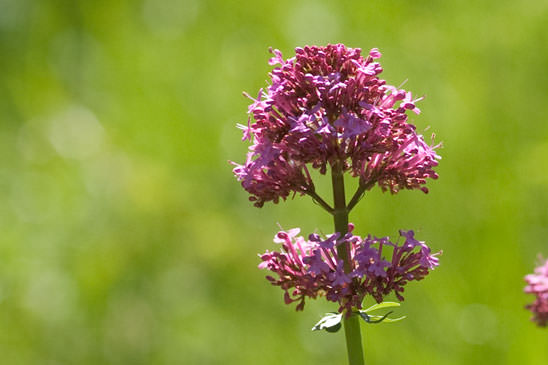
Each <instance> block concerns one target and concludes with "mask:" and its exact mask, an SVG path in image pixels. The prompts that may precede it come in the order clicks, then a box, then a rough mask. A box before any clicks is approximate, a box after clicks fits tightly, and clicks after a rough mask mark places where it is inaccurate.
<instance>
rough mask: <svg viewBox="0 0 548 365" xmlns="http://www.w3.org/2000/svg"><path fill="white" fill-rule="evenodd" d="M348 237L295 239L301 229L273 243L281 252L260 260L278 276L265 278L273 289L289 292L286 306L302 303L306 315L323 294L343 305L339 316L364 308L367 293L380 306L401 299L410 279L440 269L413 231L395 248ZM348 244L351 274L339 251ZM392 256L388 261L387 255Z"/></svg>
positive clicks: (405, 233)
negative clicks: (387, 299)
mask: <svg viewBox="0 0 548 365" xmlns="http://www.w3.org/2000/svg"><path fill="white" fill-rule="evenodd" d="M353 228H354V227H353V225H352V224H350V225H349V233H348V234H346V235H345V236H344V237H343V238H342V239H339V238H340V235H339V234H338V233H335V234H333V235H331V236H329V237H328V238H327V239H321V238H320V237H319V236H318V235H316V234H311V235H310V236H309V238H308V240H305V239H304V238H303V237H301V236H297V234H298V233H299V231H300V230H299V229H298V228H296V229H292V230H289V231H287V232H285V231H282V232H279V233H278V234H277V235H276V236H275V238H274V242H277V243H281V245H282V250H281V251H280V252H268V251H267V252H266V253H264V254H263V255H261V260H262V262H261V264H259V268H266V269H269V270H270V271H272V272H273V273H275V274H277V276H278V277H277V278H274V277H272V276H267V279H268V280H269V281H270V282H271V283H272V284H273V285H277V286H280V287H281V288H282V289H283V290H284V291H285V296H284V298H285V302H286V303H287V304H289V303H291V302H294V301H298V302H299V304H298V305H297V310H302V309H303V308H304V304H305V298H306V297H309V298H316V297H318V296H321V295H325V296H326V298H327V299H328V300H330V301H332V302H338V303H339V305H340V306H339V312H342V311H343V310H344V309H348V310H351V309H352V308H354V307H355V308H361V305H362V301H363V299H364V297H365V296H366V295H367V294H369V295H371V296H372V297H373V298H375V300H376V301H377V302H379V303H380V302H382V301H383V297H384V296H386V295H388V294H390V293H391V292H394V293H395V294H396V296H397V297H398V299H399V300H403V296H402V293H403V290H404V288H403V287H404V285H405V284H407V282H409V281H411V280H421V279H423V278H424V277H425V276H426V275H427V274H428V272H429V270H431V269H433V268H434V267H436V266H438V258H437V257H436V256H437V254H431V251H430V248H429V247H428V246H427V245H425V244H424V242H421V241H417V240H416V239H415V237H414V233H413V231H400V235H401V236H402V237H404V242H403V243H402V244H401V245H399V244H398V243H397V242H396V243H392V242H390V241H389V239H388V237H383V238H377V237H371V236H368V237H365V238H361V237H359V236H354V235H352V230H353ZM343 242H348V243H349V248H350V250H349V256H350V257H349V259H350V260H349V262H350V270H347V272H345V270H344V263H343V259H342V258H341V257H339V255H338V253H337V250H336V247H337V246H338V245H340V244H344V243H343ZM387 253H391V254H392V258H391V259H390V260H387V259H386V258H385V255H387Z"/></svg>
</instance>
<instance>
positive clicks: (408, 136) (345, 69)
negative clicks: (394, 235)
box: [234, 44, 440, 207]
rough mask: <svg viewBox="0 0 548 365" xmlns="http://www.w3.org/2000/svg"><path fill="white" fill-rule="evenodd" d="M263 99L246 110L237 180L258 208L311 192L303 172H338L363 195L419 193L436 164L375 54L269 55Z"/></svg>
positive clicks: (315, 51)
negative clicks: (245, 144)
mask: <svg viewBox="0 0 548 365" xmlns="http://www.w3.org/2000/svg"><path fill="white" fill-rule="evenodd" d="M271 52H273V54H274V57H273V58H272V59H271V60H270V64H271V65H278V66H277V67H275V68H274V69H273V70H272V72H271V74H270V77H271V84H270V86H268V88H267V91H266V92H263V90H261V91H259V95H258V96H257V99H253V98H251V97H250V98H251V99H252V100H253V103H252V104H251V105H250V106H249V115H250V117H249V120H248V125H247V126H241V128H242V129H243V131H244V138H243V139H244V140H245V139H248V140H250V141H252V145H251V147H250V151H249V153H248V155H247V159H246V161H245V163H244V164H242V165H240V164H236V163H234V164H235V165H236V167H235V168H234V174H235V175H236V177H237V178H238V180H240V181H241V184H242V186H243V187H244V189H245V190H247V191H248V192H249V194H250V200H251V201H254V202H255V205H256V206H258V207H260V206H262V205H263V204H264V202H267V201H273V202H274V203H277V202H278V201H279V199H280V198H281V199H286V198H287V197H288V196H289V194H291V193H294V194H295V193H301V194H305V193H307V192H309V191H310V190H311V189H313V183H312V181H311V179H310V175H309V172H308V167H307V166H309V167H312V168H314V169H318V170H319V172H320V173H322V174H325V173H326V171H327V165H328V164H333V163H335V162H339V161H340V162H341V163H342V164H343V170H344V171H350V172H351V174H352V175H353V176H357V177H359V178H360V183H361V184H362V185H364V186H367V187H368V188H371V187H373V186H374V185H375V184H378V185H379V186H380V187H381V188H382V189H383V190H384V191H387V190H388V191H390V192H392V193H397V192H398V191H399V190H401V189H421V190H422V191H424V192H427V191H428V190H427V188H426V187H424V184H425V183H426V179H427V178H434V179H435V178H437V177H438V175H437V174H436V173H435V172H434V170H433V168H434V167H435V166H437V164H438V161H437V160H438V159H439V158H440V157H439V156H438V155H437V154H436V153H435V151H434V149H435V148H436V147H437V146H430V145H428V144H427V143H426V142H425V141H424V139H423V137H422V136H421V135H418V134H417V133H416V130H415V126H414V125H413V124H411V123H409V122H408V121H407V114H406V111H408V110H411V111H413V112H415V113H417V114H418V113H420V110H419V109H418V108H417V107H416V105H415V103H416V102H417V101H419V100H421V99H422V98H418V99H413V97H412V95H411V93H410V92H408V91H405V90H403V89H399V88H396V87H394V86H391V85H387V84H386V81H384V80H382V79H380V78H379V77H378V75H379V74H380V73H381V72H382V67H381V65H380V64H379V63H378V62H375V59H378V58H379V57H380V56H381V54H380V52H379V51H378V50H377V49H376V48H374V49H372V50H371V51H370V52H369V55H368V56H365V57H364V56H362V55H361V50H360V49H359V48H347V47H345V46H344V45H342V44H336V45H327V46H326V47H316V46H311V47H309V46H307V47H304V48H296V49H295V53H296V56H295V57H292V58H290V59H287V60H284V59H283V57H282V54H281V52H280V51H278V50H273V51H272V50H271Z"/></svg>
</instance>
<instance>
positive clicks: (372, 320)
mask: <svg viewBox="0 0 548 365" xmlns="http://www.w3.org/2000/svg"><path fill="white" fill-rule="evenodd" d="M390 313H392V312H388V313H386V314H385V315H384V316H372V315H369V323H380V322H386V323H392V322H398V321H401V320H402V319H405V318H406V317H407V316H402V317H398V318H388V317H387V316H388V315H389V314H390Z"/></svg>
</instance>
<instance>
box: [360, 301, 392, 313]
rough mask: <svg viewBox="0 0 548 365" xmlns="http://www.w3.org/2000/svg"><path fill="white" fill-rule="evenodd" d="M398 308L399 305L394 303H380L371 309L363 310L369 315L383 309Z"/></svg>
mask: <svg viewBox="0 0 548 365" xmlns="http://www.w3.org/2000/svg"><path fill="white" fill-rule="evenodd" d="M399 306H400V303H396V302H382V303H378V304H374V305H372V306H371V307H369V308H367V309H366V310H364V312H366V313H369V312H372V311H376V310H379V309H383V308H392V307H399Z"/></svg>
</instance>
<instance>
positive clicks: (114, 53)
mask: <svg viewBox="0 0 548 365" xmlns="http://www.w3.org/2000/svg"><path fill="white" fill-rule="evenodd" d="M328 42H331V43H335V42H343V43H345V44H346V45H348V46H351V47H360V48H362V49H365V50H369V49H370V48H372V47H378V48H380V50H381V52H383V58H381V63H382V65H383V66H384V69H385V72H384V73H383V77H384V78H385V79H386V80H387V81H388V82H389V83H391V84H394V85H399V84H400V83H401V82H402V81H404V80H406V79H409V81H408V82H407V84H406V86H405V87H406V88H407V89H409V90H411V91H413V92H414V94H417V95H423V94H424V95H426V99H425V100H424V101H422V102H421V103H420V105H419V106H420V108H421V109H422V111H423V114H421V115H420V116H413V117H411V118H412V120H413V121H414V123H415V124H416V125H417V126H418V128H419V130H424V128H426V127H428V126H431V131H435V132H436V134H437V138H436V140H437V141H442V142H443V143H444V148H443V149H442V150H441V151H440V154H441V155H442V157H443V160H442V161H441V164H440V166H439V168H438V172H439V174H440V179H439V180H437V181H432V182H430V184H429V187H430V194H428V195H424V194H422V193H421V192H418V191H404V192H401V193H400V194H399V195H397V196H391V195H389V194H382V193H381V192H380V191H379V190H378V189H375V190H374V191H372V192H371V193H369V194H368V195H367V196H366V198H365V199H364V200H363V201H362V203H361V204H360V205H358V207H357V208H356V209H355V211H354V212H353V214H352V216H351V221H353V222H355V223H356V225H357V232H358V233H359V234H366V233H368V232H371V233H374V234H376V235H391V236H395V235H396V234H397V232H398V229H415V230H416V231H418V233H417V236H418V237H419V238H420V239H423V240H425V241H427V242H428V243H429V244H430V245H431V246H432V247H433V248H434V249H443V251H444V253H443V256H442V257H441V266H440V267H439V269H437V270H436V271H434V272H433V273H432V274H431V275H430V276H429V277H428V278H427V279H426V280H424V281H423V282H420V283H412V284H410V285H409V286H408V287H407V291H406V300H405V302H404V303H403V306H402V308H401V310H399V311H398V314H400V313H401V314H406V315H408V318H407V319H406V320H405V321H403V322H399V323H397V324H385V325H377V326H373V325H371V326H368V327H366V328H364V330H365V339H364V341H365V348H366V353H367V355H366V356H367V359H368V363H369V364H442V365H443V364H465V363H466V364H517V363H519V364H545V363H546V362H547V361H548V346H547V345H548V331H547V330H541V329H538V328H536V327H535V325H534V324H532V323H530V322H529V313H527V311H525V310H524V309H523V306H524V305H525V304H526V303H527V302H530V301H532V297H530V296H527V295H525V294H523V292H522V289H523V286H524V282H523V276H524V275H525V274H527V273H528V272H531V271H532V270H533V268H534V264H535V263H536V262H537V255H538V253H543V254H544V255H545V256H548V237H547V235H548V169H547V167H548V123H547V122H548V117H547V116H546V112H545V110H544V109H543V108H544V107H545V105H546V102H547V99H548V47H547V45H548V2H546V1H543V0H524V1H520V2H518V1H510V0H498V1H494V0H489V1H482V2H478V1H470V0H465V1H458V2H457V1H395V0H382V1H343V2H339V3H336V2H331V1H315V2H312V1H308V2H301V1H289V0H280V1H277V2H264V3H261V2H257V1H254V2H252V1H247V2H243V1H241V2H228V1H227V2H223V1H198V0H194V1H191V0H172V1H168V0H143V1H129V0H128V1H114V0H109V1H103V0H97V1H69V0H66V1H62V0H47V1H46V0H34V1H32V0H0V200H1V204H0V363H1V364H8V365H11V364H14V365H18V364H21V365H23V364H46V365H53V364H259V363H260V364H344V363H345V349H344V340H343V336H342V334H340V333H339V334H336V335H333V334H327V333H316V332H315V333H312V332H310V328H311V327H312V325H313V324H314V323H315V322H316V321H317V320H318V319H319V318H320V316H321V315H322V314H323V313H324V312H326V311H331V310H334V306H333V305H331V304H329V303H327V302H325V301H323V300H322V301H317V302H309V303H308V304H307V306H306V308H305V311H304V312H303V313H296V312H295V311H294V306H286V305H284V304H283V300H282V292H281V291H280V290H279V289H278V288H274V287H271V286H270V285H269V284H268V283H267V281H266V280H264V274H265V273H264V272H260V271H259V270H257V267H256V266H257V264H258V262H259V260H258V257H257V253H259V252H264V251H265V250H266V249H273V248H274V247H275V246H274V244H273V243H272V237H273V235H274V233H275V232H276V231H277V230H278V227H277V223H279V224H281V225H282V226H283V227H284V228H292V227H296V226H299V227H302V228H303V231H304V232H311V231H313V230H314V229H315V228H316V227H317V228H319V229H321V230H322V231H323V232H331V231H332V222H331V220H330V217H329V216H328V215H327V214H325V213H324V212H323V211H322V210H321V209H319V208H318V207H316V206H315V205H314V204H312V203H311V200H310V199H309V198H306V197H300V198H299V197H298V198H296V199H294V200H291V201H288V202H287V203H285V204H279V205H277V206H275V205H272V204H267V205H266V206H265V207H264V208H262V209H257V208H254V207H252V205H251V204H250V203H249V202H248V201H247V195H246V193H245V192H244V191H243V190H242V189H241V188H240V186H239V184H238V183H237V182H236V181H235V179H234V178H233V177H232V174H231V167H230V165H229V164H228V163H227V160H235V161H239V162H241V161H243V160H244V155H245V152H246V149H247V145H246V144H245V143H242V142H241V141H240V138H241V133H240V131H239V130H238V129H236V128H235V125H236V123H238V122H240V123H242V122H245V121H246V118H247V116H246V111H247V105H248V104H249V100H247V99H246V98H244V97H243V96H242V91H244V90H245V91H248V92H249V93H250V94H252V95H254V94H255V93H256V92H257V90H258V89H259V88H261V87H263V86H265V83H266V81H265V80H266V78H267V73H268V72H269V70H270V69H271V67H269V66H268V64H267V60H268V58H269V54H268V52H267V50H268V47H269V46H273V47H275V48H279V49H281V50H282V51H283V52H284V55H285V56H286V57H290V56H291V55H292V50H293V48H294V47H295V46H300V45H305V44H318V45H324V44H326V43H328ZM425 134H427V135H428V134H430V130H429V131H427V132H425Z"/></svg>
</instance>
